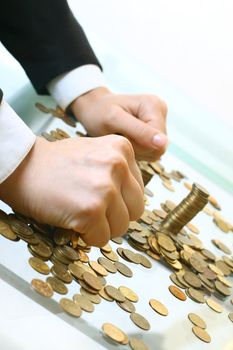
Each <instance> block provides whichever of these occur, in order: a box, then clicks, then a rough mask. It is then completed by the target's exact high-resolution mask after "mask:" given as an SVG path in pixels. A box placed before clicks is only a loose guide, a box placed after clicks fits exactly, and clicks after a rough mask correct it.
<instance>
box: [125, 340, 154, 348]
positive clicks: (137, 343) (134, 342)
mask: <svg viewBox="0 0 233 350" xmlns="http://www.w3.org/2000/svg"><path fill="white" fill-rule="evenodd" d="M129 345H130V347H131V349H132V350H149V348H148V346H147V345H146V344H145V343H144V342H143V341H142V340H141V339H137V338H131V339H130V340H129Z"/></svg>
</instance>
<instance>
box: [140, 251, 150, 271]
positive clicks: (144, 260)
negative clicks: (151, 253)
mask: <svg viewBox="0 0 233 350" xmlns="http://www.w3.org/2000/svg"><path fill="white" fill-rule="evenodd" d="M139 255H140V264H141V265H142V266H144V267H146V268H147V269H151V268H152V263H151V262H150V260H149V259H147V257H146V256H144V255H142V254H139Z"/></svg>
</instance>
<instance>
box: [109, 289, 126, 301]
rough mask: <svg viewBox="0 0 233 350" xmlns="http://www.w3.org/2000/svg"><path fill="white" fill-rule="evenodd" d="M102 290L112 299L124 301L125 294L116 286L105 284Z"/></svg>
mask: <svg viewBox="0 0 233 350" xmlns="http://www.w3.org/2000/svg"><path fill="white" fill-rule="evenodd" d="M104 290H105V292H106V293H107V294H108V296H110V297H111V298H112V299H114V300H116V301H119V302H121V303H122V302H123V301H125V296H124V295H123V294H122V293H121V291H120V290H118V289H117V288H115V287H113V286H105V287H104Z"/></svg>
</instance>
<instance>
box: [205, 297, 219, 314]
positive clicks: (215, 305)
mask: <svg viewBox="0 0 233 350" xmlns="http://www.w3.org/2000/svg"><path fill="white" fill-rule="evenodd" d="M206 304H207V305H208V306H209V307H210V308H211V309H212V310H214V311H216V312H218V313H221V312H223V308H222V306H221V305H219V304H218V303H217V302H216V301H214V300H213V299H207V300H206Z"/></svg>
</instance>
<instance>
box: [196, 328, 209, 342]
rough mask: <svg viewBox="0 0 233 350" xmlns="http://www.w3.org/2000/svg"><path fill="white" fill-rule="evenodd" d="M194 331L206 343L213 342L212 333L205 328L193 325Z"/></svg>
mask: <svg viewBox="0 0 233 350" xmlns="http://www.w3.org/2000/svg"><path fill="white" fill-rule="evenodd" d="M192 331H193V333H194V334H195V336H196V337H198V338H199V339H200V340H202V341H204V342H205V343H210V342H211V338H210V335H209V334H208V333H207V332H206V331H205V330H204V329H202V328H200V327H197V326H193V328H192Z"/></svg>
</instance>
